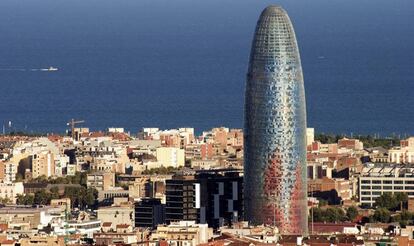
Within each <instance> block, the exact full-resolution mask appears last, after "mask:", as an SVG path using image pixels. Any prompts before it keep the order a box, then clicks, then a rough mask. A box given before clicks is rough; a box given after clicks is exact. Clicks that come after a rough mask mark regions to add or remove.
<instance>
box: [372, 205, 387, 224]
mask: <svg viewBox="0 0 414 246" xmlns="http://www.w3.org/2000/svg"><path fill="white" fill-rule="evenodd" d="M373 218H374V220H375V221H378V222H382V223H388V222H389V221H390V219H391V212H390V211H389V210H388V209H386V208H377V209H376V210H375V212H374V216H373Z"/></svg>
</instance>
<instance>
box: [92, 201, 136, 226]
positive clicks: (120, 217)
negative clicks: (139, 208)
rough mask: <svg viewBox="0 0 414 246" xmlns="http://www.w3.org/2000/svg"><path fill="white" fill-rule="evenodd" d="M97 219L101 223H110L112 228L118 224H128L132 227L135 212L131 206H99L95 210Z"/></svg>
mask: <svg viewBox="0 0 414 246" xmlns="http://www.w3.org/2000/svg"><path fill="white" fill-rule="evenodd" d="M97 213H98V220H100V221H101V223H102V224H103V223H108V222H111V223H112V228H117V226H118V225H128V226H131V227H134V225H135V213H134V208H133V207H132V206H112V207H101V208H99V209H98V210H97Z"/></svg>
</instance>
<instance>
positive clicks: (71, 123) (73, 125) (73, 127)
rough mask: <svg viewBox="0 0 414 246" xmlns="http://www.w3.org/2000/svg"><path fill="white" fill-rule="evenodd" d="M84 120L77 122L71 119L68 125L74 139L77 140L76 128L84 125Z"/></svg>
mask: <svg viewBox="0 0 414 246" xmlns="http://www.w3.org/2000/svg"><path fill="white" fill-rule="evenodd" d="M84 122H85V121H84V120H75V119H71V120H70V121H69V122H68V123H66V125H68V126H70V133H71V135H72V138H73V139H74V140H75V126H76V125H77V124H80V123H84Z"/></svg>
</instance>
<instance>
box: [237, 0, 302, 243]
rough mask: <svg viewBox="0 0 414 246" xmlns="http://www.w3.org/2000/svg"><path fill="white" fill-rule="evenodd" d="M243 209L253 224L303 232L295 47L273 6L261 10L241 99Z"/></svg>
mask: <svg viewBox="0 0 414 246" xmlns="http://www.w3.org/2000/svg"><path fill="white" fill-rule="evenodd" d="M244 134H245V135H244V136H245V149H244V151H245V162H244V171H245V212H246V218H247V220H249V221H250V222H252V223H254V224H262V223H264V224H267V225H274V226H277V227H278V228H279V230H280V232H281V233H282V234H296V235H306V234H307V230H308V226H307V223H308V220H307V193H306V187H307V185H306V109H305V91H304V84H303V75H302V68H301V61H300V56H299V50H298V45H297V42H296V37H295V33H294V30H293V26H292V23H291V21H290V19H289V16H288V15H287V13H286V12H285V10H283V9H282V8H281V7H279V6H270V7H267V8H266V9H265V10H264V11H263V12H262V14H261V16H260V18H259V21H258V23H257V26H256V31H255V34H254V39H253V44H252V50H251V54H250V62H249V70H248V74H247V83H246V98H245V132H244Z"/></svg>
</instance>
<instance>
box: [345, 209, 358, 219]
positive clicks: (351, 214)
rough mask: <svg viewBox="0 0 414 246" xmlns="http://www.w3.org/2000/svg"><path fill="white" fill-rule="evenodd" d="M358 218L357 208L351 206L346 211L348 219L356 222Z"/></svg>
mask: <svg viewBox="0 0 414 246" xmlns="http://www.w3.org/2000/svg"><path fill="white" fill-rule="evenodd" d="M357 216H358V209H357V208H356V207H354V206H351V207H349V208H348V209H347V210H346V217H348V219H349V220H350V221H354V220H355V218H356V217H357Z"/></svg>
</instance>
